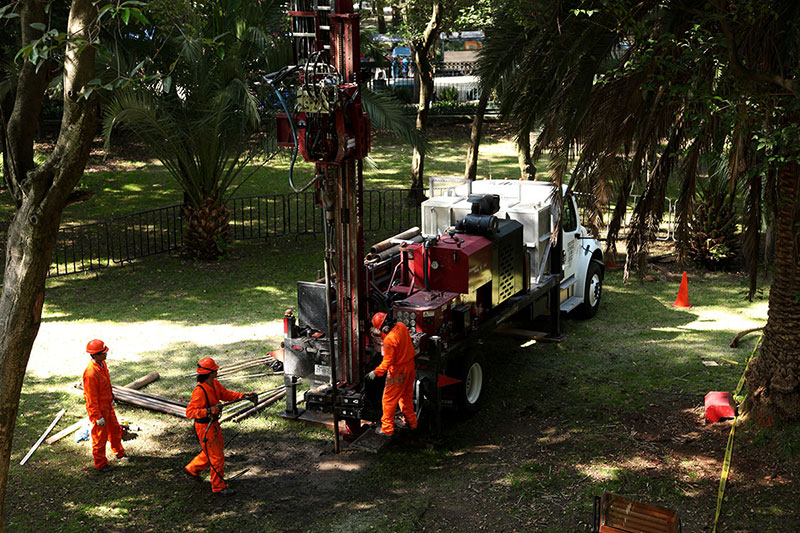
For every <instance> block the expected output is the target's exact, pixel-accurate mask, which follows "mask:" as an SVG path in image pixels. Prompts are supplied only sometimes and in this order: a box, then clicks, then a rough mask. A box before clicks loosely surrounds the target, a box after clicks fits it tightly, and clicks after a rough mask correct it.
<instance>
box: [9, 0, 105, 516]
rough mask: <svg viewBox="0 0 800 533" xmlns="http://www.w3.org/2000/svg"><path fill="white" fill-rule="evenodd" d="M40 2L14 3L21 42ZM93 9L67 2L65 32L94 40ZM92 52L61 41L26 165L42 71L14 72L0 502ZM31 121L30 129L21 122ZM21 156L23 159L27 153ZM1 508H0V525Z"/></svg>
mask: <svg viewBox="0 0 800 533" xmlns="http://www.w3.org/2000/svg"><path fill="white" fill-rule="evenodd" d="M43 8H44V3H43V2H39V1H28V2H22V3H21V5H20V8H19V13H20V24H21V27H22V31H23V44H27V43H28V42H30V40H31V39H32V38H37V37H35V36H32V35H31V34H30V32H29V30H28V28H30V24H31V23H36V22H41V23H46V21H47V19H46V18H45V13H44V9H43ZM96 30H97V9H96V8H95V7H94V4H93V2H92V0H74V1H73V2H72V6H71V9H70V16H69V22H68V32H69V33H70V35H72V36H74V37H76V38H78V39H81V40H82V41H83V42H92V40H93V39H94V38H95V37H96ZM94 62H95V51H94V48H92V47H91V46H86V45H84V46H83V48H78V47H76V46H75V45H71V44H68V45H67V50H66V54H65V61H64V71H63V77H64V114H63V118H62V122H61V132H60V133H59V136H58V139H57V140H56V144H55V147H54V149H53V151H52V153H51V154H50V155H49V157H48V158H47V159H46V161H45V162H44V163H42V164H41V165H39V166H38V167H34V164H33V159H32V154H33V142H34V137H33V136H34V134H35V124H36V123H37V120H36V117H38V115H39V112H40V109H41V102H42V96H43V92H44V88H45V87H46V85H47V84H46V82H45V83H42V80H43V79H44V80H46V77H47V75H48V74H47V73H46V72H45V69H40V71H39V72H38V73H37V72H36V68H35V66H34V65H32V64H31V63H29V62H26V63H25V64H24V66H23V68H22V71H21V73H20V76H19V84H18V86H17V94H16V100H15V105H14V111H13V112H12V115H11V117H10V118H9V124H8V138H7V141H8V151H7V154H6V157H7V159H10V160H11V161H6V162H5V163H7V164H6V168H10V169H11V172H10V174H9V175H8V176H7V179H8V181H9V185H10V187H11V192H12V193H13V195H14V200H15V202H16V204H17V212H16V214H15V216H14V219H13V221H12V222H11V226H10V227H9V230H8V242H7V245H6V263H5V277H4V280H3V292H2V295H0V375H2V376H3V379H2V380H0V501H4V500H5V494H6V488H7V484H8V472H9V461H10V457H11V443H12V439H13V436H14V427H15V425H16V418H17V411H18V408H19V397H20V392H21V390H22V382H23V378H24V377H25V369H26V367H27V364H28V359H29V357H30V353H31V348H32V346H33V342H34V340H35V338H36V335H37V333H38V331H39V324H40V322H41V315H42V305H43V304H44V286H45V278H46V276H47V271H48V269H49V266H50V258H51V254H52V251H53V247H54V246H55V242H56V237H57V235H58V227H59V224H60V222H61V213H62V211H63V209H64V207H65V206H66V205H67V201H68V198H69V195H70V193H71V192H72V189H73V188H74V187H75V185H76V184H77V183H78V181H79V180H80V177H81V175H82V174H83V170H84V169H85V167H86V162H87V161H88V159H89V149H90V148H91V142H92V138H93V135H94V132H95V131H96V127H97V113H96V109H97V106H96V102H95V101H94V98H90V99H89V100H86V99H85V98H83V96H82V89H83V87H84V86H85V85H86V83H87V82H88V81H89V80H91V79H92V78H94V70H95V69H94ZM31 124H33V125H34V128H33V129H31V128H30V127H29V126H30V125H31ZM29 154H30V155H31V157H29ZM4 516H5V515H4V513H3V511H2V507H0V529H2V527H3V522H4Z"/></svg>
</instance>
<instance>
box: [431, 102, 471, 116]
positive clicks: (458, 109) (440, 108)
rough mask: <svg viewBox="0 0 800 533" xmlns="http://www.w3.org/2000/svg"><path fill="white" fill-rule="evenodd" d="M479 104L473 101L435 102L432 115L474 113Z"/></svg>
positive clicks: (432, 105)
mask: <svg viewBox="0 0 800 533" xmlns="http://www.w3.org/2000/svg"><path fill="white" fill-rule="evenodd" d="M477 108H478V104H475V103H473V102H455V101H446V102H434V103H433V104H431V114H432V115H473V114H475V110H476V109H477Z"/></svg>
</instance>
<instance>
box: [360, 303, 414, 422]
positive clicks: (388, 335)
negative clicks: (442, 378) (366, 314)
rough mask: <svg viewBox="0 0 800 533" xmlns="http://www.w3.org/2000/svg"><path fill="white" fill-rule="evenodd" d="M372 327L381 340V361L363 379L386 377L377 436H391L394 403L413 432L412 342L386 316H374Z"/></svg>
mask: <svg viewBox="0 0 800 533" xmlns="http://www.w3.org/2000/svg"><path fill="white" fill-rule="evenodd" d="M372 326H373V327H374V328H375V329H377V330H378V331H379V332H380V335H381V339H383V360H382V361H381V364H380V365H378V367H377V368H376V369H375V370H373V371H372V372H370V373H369V374H367V379H369V380H372V379H375V377H376V376H384V375H385V376H386V385H385V386H384V388H383V417H382V418H381V427H380V428H378V429H377V433H378V434H380V435H383V436H387V437H391V436H392V435H394V414H395V412H396V411H397V406H398V404H399V405H400V411H401V412H402V413H403V416H404V417H405V419H406V423H407V424H408V427H409V428H410V429H411V430H415V429H417V414H416V413H415V412H414V402H413V392H414V377H415V375H416V373H415V368H414V355H415V353H414V343H413V342H412V340H411V334H410V333H409V332H408V328H407V327H406V325H405V324H403V323H402V322H395V321H393V320H392V319H391V318H389V317H388V316H387V315H386V313H375V315H374V316H373V317H372Z"/></svg>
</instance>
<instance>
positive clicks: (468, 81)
mask: <svg viewBox="0 0 800 533" xmlns="http://www.w3.org/2000/svg"><path fill="white" fill-rule="evenodd" d="M475 66H476V64H475V63H474V62H471V61H460V62H438V63H435V64H434V65H433V85H434V100H436V99H437V95H443V94H448V96H449V97H452V96H453V95H457V96H456V100H455V101H458V102H474V101H476V100H478V98H480V80H479V79H478V77H477V76H476V75H475ZM416 70H417V66H416V64H415V63H414V62H413V61H410V60H408V59H407V58H395V59H394V60H393V61H392V62H391V63H390V64H389V66H388V67H386V68H375V67H371V68H368V69H364V72H363V76H364V79H365V80H366V82H367V86H368V87H369V88H370V89H372V90H374V91H377V92H381V91H391V92H394V93H395V95H397V96H398V98H400V99H401V100H407V103H416V100H415V95H416V94H418V87H417V86H416V84H417V83H418V78H417V76H415V73H416ZM492 104H494V102H492ZM492 107H494V106H492Z"/></svg>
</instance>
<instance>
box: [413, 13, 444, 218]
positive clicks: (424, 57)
mask: <svg viewBox="0 0 800 533" xmlns="http://www.w3.org/2000/svg"><path fill="white" fill-rule="evenodd" d="M441 26H442V2H441V0H434V2H433V10H432V12H431V18H430V19H429V20H428V25H427V26H426V27H425V31H424V32H423V33H422V37H421V38H420V39H418V40H414V41H412V42H411V50H412V52H413V54H414V62H415V63H416V65H417V74H416V75H417V76H419V100H418V102H417V123H416V128H417V131H418V132H420V133H421V132H422V130H424V129H425V126H426V125H427V123H428V113H429V111H430V107H431V100H432V98H433V65H432V64H431V61H430V58H429V53H430V49H431V46H433V43H434V42H435V41H436V39H437V37H438V36H439V32H440V31H441ZM424 178H425V153H424V152H420V151H419V149H418V148H417V147H416V146H415V147H414V153H413V155H412V157H411V193H410V197H411V199H412V200H415V201H418V202H419V201H422V199H423V197H424V195H425V190H424V184H423V181H424Z"/></svg>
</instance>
